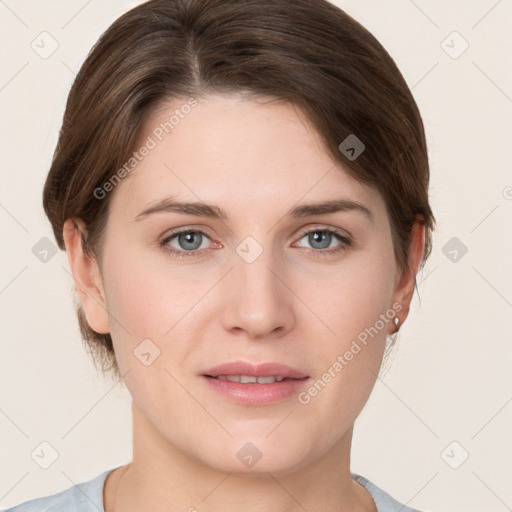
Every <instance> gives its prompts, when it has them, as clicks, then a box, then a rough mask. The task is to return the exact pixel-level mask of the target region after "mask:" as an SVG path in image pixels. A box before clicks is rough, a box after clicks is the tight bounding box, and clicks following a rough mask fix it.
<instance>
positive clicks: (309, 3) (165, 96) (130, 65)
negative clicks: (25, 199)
mask: <svg viewBox="0 0 512 512" xmlns="http://www.w3.org/2000/svg"><path fill="white" fill-rule="evenodd" d="M216 92H222V93H226V92H227V93H234V94H240V93H246V94H250V95H252V96H254V97H259V96H260V97H267V98H268V97H270V98H275V99H277V100H282V101H286V102H289V103H290V104H292V105H294V106H296V107H298V108H299V109H301V111H302V112H303V113H304V114H305V115H306V118H307V119H308V120H309V121H310V122H311V124H312V126H313V127H314V128H315V129H316V130H317V132H318V133H319V135H320V139H321V141H322V143H323V144H324V146H325V149H326V151H328V152H329V153H330V155H332V157H333V158H334V159H335V161H337V162H340V163H341V164H342V165H343V168H344V169H345V170H346V171H347V173H348V174H349V175H350V176H352V177H353V178H355V179H356V180H358V181H359V182H361V183H364V184H366V185H368V186H371V187H374V188H375V189H377V190H378V191H379V192H380V193H381V195H382V197H383V198H384V201H385V203H386V206H387V210H388V214H389V218H390V224H391V229H392V235H393V245H394V251H395V258H396V261H397V265H398V267H399V268H400V269H401V270H403V269H405V268H406V266H407V256H408V237H409V234H410V232H411V227H412V225H413V224H414V222H415V221H419V222H423V223H424V224H425V229H426V245H425V252H424V255H423V260H422V267H423V265H424V263H425V261H426V259H427V258H428V256H429V254H430V252H431V232H432V230H433V229H434V225H435V219H434V216H433V213H432V211H431V209H430V206H429V201H428V184H429V164H428V155H427V146H426V140H425V133H424V128H423V122H422V119H421V116H420V113H419V111H418V107H417V105H416V103H415V101H414V98H413V96H412V94H411V91H410V90H409V88H408V86H407V84H406V82H405V80H404V78H403V77H402V75H401V73H400V71H399V70H398V68H397V66H396V64H395V62H394V61H393V59H392V58H391V57H390V55H389V54H388V53H387V51H386V50H385V49H384V48H383V47H382V45H381V44H380V43H379V42H378V41H377V39H376V38H375V37H374V36H373V35H372V34H370V32H368V30H366V29H365V28H364V27H363V26H362V25H360V24H359V23H358V22H357V21H355V20H354V19H353V18H351V17H350V16H349V15H347V14H346V13H345V12H344V11H343V10H341V9H340V8H338V7H336V6H335V5H333V4H332V3H330V2H328V1H327V0H243V1H240V0H151V1H149V2H146V3H143V4H141V5H139V6H137V7H135V8H134V9H132V10H130V11H128V12H127V13H125V14H124V15H123V16H121V17H120V18H118V19H117V20H116V21H115V22H114V23H113V24H112V25H111V26H110V27H109V28H108V29H107V30H106V31H105V33H104V34H103V35H102V36H101V37H100V39H99V40H98V42H97V43H96V44H95V46H94V47H93V49H92V50H91V52H90V53H89V55H88V57H87V59H86V61H85V62H84V64H83V65H82V67H81V69H80V72H79V73H78V75H77V77H76V79H75V81H74V83H73V86H72V88H71V91H70V93H69V97H68V100H67V105H66V110H65V113H64V119H63V124H62V129H61V131H60V136H59V140H58V144H57V148H56V150H55V154H54V158H53V162H52V165H51V169H50V171H49V174H48V177H47V180H46V183H45V186H44V192H43V206H44V209H45V212H46V215H47V216H48V218H49V220H50V222H51V225H52V228H53V232H54V234H55V238H56V240H57V243H58V245H59V247H60V248H61V249H65V245H64V241H63V233H62V231H63V225H64V222H65V221H66V219H68V218H71V217H81V218H82V219H83V220H84V222H85V224H86V226H87V229H88V238H87V240H84V241H83V244H84V249H85V250H86V251H87V253H88V254H89V255H91V256H94V257H96V258H97V260H98V262H100V261H101V248H102V244H101V235H102V232H103V230H104V228H105V226H106V223H107V219H108V205H109V199H110V196H111V194H108V195H106V197H105V198H104V199H98V197H96V195H95V194H94V190H96V189H97V188H98V187H101V186H102V185H103V184H104V183H105V182H107V181H108V180H109V178H111V177H112V176H113V175H114V174H115V173H116V171H118V170H119V169H120V168H121V167H122V166H123V164H124V163H125V162H126V161H127V160H128V159H129V158H130V156H131V153H132V152H133V151H134V149H135V144H136V143H137V140H138V137H140V135H141V130H142V128H143V126H144V124H145V121H146V120H147V119H148V117H149V115H150V114H151V113H152V112H153V111H154V110H155V108H157V107H158V106H159V105H160V104H161V103H162V102H164V101H168V100H170V99H177V98H187V97H191V96H192V97H195V98H200V97H205V96H207V95H208V94H209V93H216ZM351 134H353V135H355V136H356V137H357V138H358V139H359V140H361V141H362V142H363V143H364V145H365V149H364V151H363V152H362V153H361V154H360V155H359V156H358V157H357V158H356V159H350V158H347V156H346V154H344V153H342V151H341V150H340V148H339V146H340V143H342V142H343V141H344V140H345V139H346V138H347V137H348V136H349V135H351ZM76 309H77V314H78V318H79V324H80V330H81V334H82V337H83V340H84V341H85V342H86V345H87V346H88V348H89V349H90V351H91V352H92V353H93V356H94V357H93V359H96V360H99V361H100V362H101V363H102V369H103V371H104V372H105V371H107V370H109V371H111V372H112V373H113V375H115V376H117V377H120V375H119V369H118V367H117V362H116V360H115V356H114V351H113V346H112V339H111V337H110V334H99V333H96V332H94V331H93V330H92V329H91V328H90V327H89V325H88V324H87V321H86V319H85V315H84V313H83V310H82V307H81V305H80V304H79V303H76ZM95 362H96V361H95Z"/></svg>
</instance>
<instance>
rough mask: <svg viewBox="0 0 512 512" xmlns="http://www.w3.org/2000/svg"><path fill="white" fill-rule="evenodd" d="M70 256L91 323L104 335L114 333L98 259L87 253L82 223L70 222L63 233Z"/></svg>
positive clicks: (74, 220) (86, 313) (94, 328)
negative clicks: (111, 330) (110, 323)
mask: <svg viewBox="0 0 512 512" xmlns="http://www.w3.org/2000/svg"><path fill="white" fill-rule="evenodd" d="M62 235H63V238H64V243H65V245H66V254H67V256H68V260H69V265H70V267H71V272H72V274H73V279H74V280H75V286H76V289H77V292H78V295H79V297H80V302H81V303H82V307H83V309H84V313H85V317H86V319H87V323H88V324H89V326H90V327H91V329H92V330H93V331H96V332H97V333H100V334H106V333H108V332H110V325H109V317H108V312H107V306H106V301H105V292H104V289H103V281H102V278H101V273H100V270H99V266H98V263H97V261H96V259H95V258H93V257H92V256H89V255H88V254H87V253H85V252H84V248H83V245H82V237H83V240H84V241H85V240H87V228H86V226H85V223H84V222H83V220H82V219H79V218H72V219H67V220H66V222H65V223H64V228H63V231H62Z"/></svg>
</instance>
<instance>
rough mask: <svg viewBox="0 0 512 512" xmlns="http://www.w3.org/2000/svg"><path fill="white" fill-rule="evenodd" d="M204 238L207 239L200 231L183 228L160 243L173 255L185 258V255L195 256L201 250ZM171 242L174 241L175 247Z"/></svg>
mask: <svg viewBox="0 0 512 512" xmlns="http://www.w3.org/2000/svg"><path fill="white" fill-rule="evenodd" d="M205 238H206V239H209V238H208V236H207V235H206V234H205V233H203V232H202V231H198V230H192V229H185V230H183V231H178V232H175V233H173V234H171V235H170V236H168V237H167V238H165V239H164V240H162V242H161V243H160V245H161V246H162V248H163V249H164V250H165V251H167V252H169V253H171V254H173V255H174V256H177V257H178V258H183V257H185V258H186V257H187V256H197V253H199V252H202V249H204V248H205V247H204V245H203V242H204V239H205ZM174 239H175V240H174ZM171 242H174V243H175V244H176V245H177V247H176V245H174V246H173V245H172V243H171Z"/></svg>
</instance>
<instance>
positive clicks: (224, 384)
mask: <svg viewBox="0 0 512 512" xmlns="http://www.w3.org/2000/svg"><path fill="white" fill-rule="evenodd" d="M200 377H201V378H202V379H203V381H204V382H205V384H207V386H208V388H209V389H210V390H212V391H214V392H215V393H216V394H217V395H218V396H222V397H223V398H224V399H228V400H229V401H231V402H236V403H239V404H244V405H251V406H263V405H269V404H275V403H278V402H281V401H284V400H290V399H292V398H293V397H294V396H296V395H297V393H299V392H300V391H301V390H302V389H303V388H304V387H305V386H306V385H307V384H308V381H309V380H310V379H309V377H308V376H307V375H306V374H304V373H302V372H301V371H299V370H297V369H295V368H291V367H290V366H287V365H284V364H281V363H263V364H251V363H248V362H245V361H235V362H232V363H225V364H221V365H219V366H215V367H214V368H210V369H209V370H206V371H205V372H204V373H201V374H200Z"/></svg>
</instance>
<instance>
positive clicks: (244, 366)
mask: <svg viewBox="0 0 512 512" xmlns="http://www.w3.org/2000/svg"><path fill="white" fill-rule="evenodd" d="M203 375H207V376H209V377H218V376H219V375H250V376H253V377H271V376H275V377H287V378H289V379H304V378H306V377H307V375H306V374H304V373H302V372H300V371H299V370H297V369H295V368H291V367H290V366H287V365H285V364H281V363H272V362H270V363H260V364H252V363H249V362H246V361H233V362H231V363H223V364H220V365H218V366H215V367H214V368H210V369H209V370H206V371H205V372H204V373H203Z"/></svg>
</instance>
